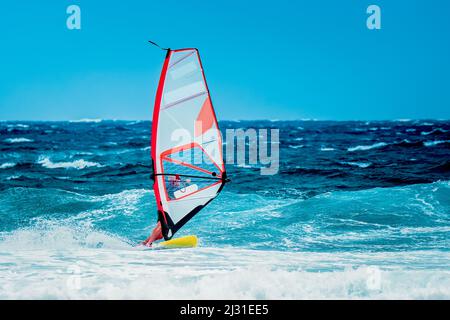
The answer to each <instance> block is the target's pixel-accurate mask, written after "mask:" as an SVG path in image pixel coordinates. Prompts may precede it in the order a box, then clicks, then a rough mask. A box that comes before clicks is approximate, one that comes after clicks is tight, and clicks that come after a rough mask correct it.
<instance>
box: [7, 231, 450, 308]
mask: <svg viewBox="0 0 450 320" xmlns="http://www.w3.org/2000/svg"><path fill="white" fill-rule="evenodd" d="M52 236H53V238H52ZM73 237H76V232H73V231H72V230H70V229H64V228H61V229H59V230H58V233H57V234H55V233H49V237H48V240H49V242H50V243H55V245H56V243H58V242H60V243H71V241H73ZM90 237H91V238H92V239H91V240H92V242H93V244H95V243H96V242H99V241H100V242H104V243H108V242H110V243H114V246H115V248H95V247H91V248H88V249H78V250H69V249H67V248H64V246H62V245H61V246H60V248H59V249H58V251H56V250H53V251H52V250H50V251H48V250H47V251H42V250H41V251H32V250H28V251H17V250H14V248H11V249H8V250H7V251H6V252H5V251H2V263H5V264H7V265H8V268H4V269H3V270H2V271H0V278H2V290H1V291H0V298H1V299H185V298H186V297H189V298H190V299H211V298H214V299H237V300H240V299H258V300H264V299H283V300H286V299H449V298H450V271H449V270H448V269H446V268H445V267H442V268H439V267H428V268H426V269H425V268H420V267H416V268H415V267H414V266H415V265H418V266H420V265H421V264H423V263H424V262H428V263H429V262H430V261H437V262H439V263H440V264H441V265H443V264H445V263H448V262H449V254H448V253H444V252H428V253H424V252H408V253H394V254H392V253H382V254H373V255H370V254H369V255H368V254H349V253H337V254H320V253H285V252H277V251H271V252H266V251H255V250H241V249H238V248H208V247H205V248H196V249H183V250H168V251H164V252H162V251H139V250H133V249H132V247H131V246H129V245H127V244H126V243H124V242H122V241H120V240H119V239H115V238H112V237H111V236H109V235H106V234H99V233H92V234H91V235H90ZM13 238H14V239H12V240H13V241H11V244H12V245H13V244H14V241H21V238H22V239H23V238H29V239H30V241H29V242H30V243H33V240H35V241H39V238H38V239H35V237H34V235H33V234H29V233H22V234H20V235H19V234H17V235H16V236H15V237H13ZM91 240H89V239H88V240H87V241H91ZM75 241H76V240H75ZM69 248H71V247H70V246H69ZM399 261H400V262H401V261H404V263H405V265H399ZM406 263H409V265H407V264H406ZM168 266H170V267H168ZM186 266H189V268H186ZM149 270H150V271H151V272H149ZM174 277H175V278H176V281H172V282H170V281H169V282H168V281H167V279H168V278H174ZM280 283H284V284H286V283H291V284H301V285H288V286H280Z"/></svg>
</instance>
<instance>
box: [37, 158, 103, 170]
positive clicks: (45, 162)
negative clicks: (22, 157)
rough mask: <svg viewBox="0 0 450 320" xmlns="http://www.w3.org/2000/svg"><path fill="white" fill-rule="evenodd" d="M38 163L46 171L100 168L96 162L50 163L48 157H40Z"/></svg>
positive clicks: (81, 160)
mask: <svg viewBox="0 0 450 320" xmlns="http://www.w3.org/2000/svg"><path fill="white" fill-rule="evenodd" d="M38 163H39V164H40V165H42V166H43V167H45V168H47V169H78V170H80V169H85V168H89V167H98V168H100V167H102V165H101V164H99V163H97V162H90V161H86V160H83V159H80V160H75V161H70V162H52V161H51V160H50V158H48V157H40V158H39V160H38Z"/></svg>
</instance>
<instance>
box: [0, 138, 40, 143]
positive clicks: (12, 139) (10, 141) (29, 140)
mask: <svg viewBox="0 0 450 320" xmlns="http://www.w3.org/2000/svg"><path fill="white" fill-rule="evenodd" d="M4 141H5V142H7V143H23V142H33V141H34V140H32V139H27V138H8V139H5V140H4Z"/></svg>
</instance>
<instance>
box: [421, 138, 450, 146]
mask: <svg viewBox="0 0 450 320" xmlns="http://www.w3.org/2000/svg"><path fill="white" fill-rule="evenodd" d="M443 143H450V140H435V141H425V142H424V143H423V145H424V146H425V147H434V146H437V145H439V144H443Z"/></svg>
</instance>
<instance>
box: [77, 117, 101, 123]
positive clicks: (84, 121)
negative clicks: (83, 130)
mask: <svg viewBox="0 0 450 320" xmlns="http://www.w3.org/2000/svg"><path fill="white" fill-rule="evenodd" d="M102 121H103V120H102V119H88V118H86V119H79V120H70V121H69V122H70V123H100V122H102Z"/></svg>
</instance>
